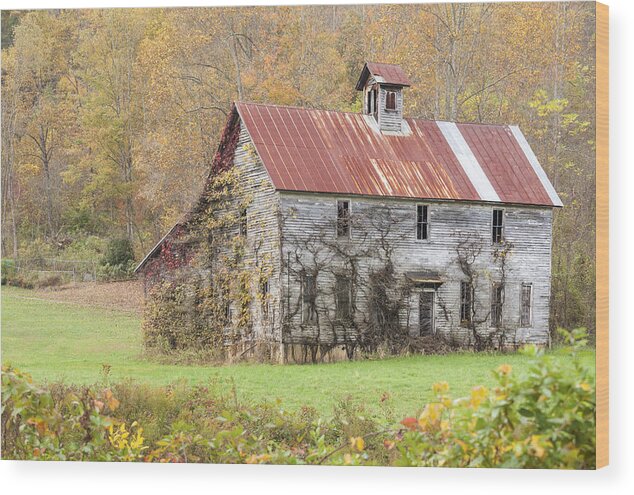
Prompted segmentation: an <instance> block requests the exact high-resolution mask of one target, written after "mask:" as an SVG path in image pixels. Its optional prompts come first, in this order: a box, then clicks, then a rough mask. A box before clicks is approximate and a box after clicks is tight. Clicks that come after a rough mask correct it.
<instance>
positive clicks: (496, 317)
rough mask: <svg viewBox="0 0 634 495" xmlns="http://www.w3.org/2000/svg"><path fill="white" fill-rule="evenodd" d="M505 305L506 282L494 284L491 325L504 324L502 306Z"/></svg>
mask: <svg viewBox="0 0 634 495" xmlns="http://www.w3.org/2000/svg"><path fill="white" fill-rule="evenodd" d="M503 306H504V284H493V290H492V293H491V326H492V327H499V326H501V325H502V307H503Z"/></svg>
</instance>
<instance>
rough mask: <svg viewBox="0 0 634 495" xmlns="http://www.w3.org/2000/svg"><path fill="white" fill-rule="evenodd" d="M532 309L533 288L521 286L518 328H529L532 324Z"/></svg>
mask: <svg viewBox="0 0 634 495" xmlns="http://www.w3.org/2000/svg"><path fill="white" fill-rule="evenodd" d="M532 307H533V286H532V285H531V284H522V294H521V305H520V326H522V327H530V326H531V324H532V321H531V320H532V316H533V315H532V309H533V308H532Z"/></svg>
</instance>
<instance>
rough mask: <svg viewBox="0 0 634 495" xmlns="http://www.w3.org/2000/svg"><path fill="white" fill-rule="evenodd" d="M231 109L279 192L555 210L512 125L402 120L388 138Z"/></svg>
mask: <svg viewBox="0 0 634 495" xmlns="http://www.w3.org/2000/svg"><path fill="white" fill-rule="evenodd" d="M236 109H237V111H238V113H239V115H240V118H241V120H242V122H243V123H244V126H245V127H246V129H247V131H248V132H249V135H250V136H251V139H252V140H253V144H254V145H255V148H256V151H257V153H258V155H259V156H260V158H261V159H262V162H263V164H264V166H265V167H266V169H267V171H268V173H269V175H270V177H271V180H272V182H273V184H274V186H275V187H276V188H277V189H278V190H285V191H305V192H323V193H334V194H360V195H370V196H390V197H403V198H418V199H439V200H466V201H492V202H503V203H516V204H530V205H547V206H561V201H560V200H559V198H558V197H557V194H556V193H555V192H554V189H552V185H551V184H550V182H548V179H547V178H546V175H545V174H544V172H543V170H542V169H541V167H540V166H539V163H538V162H537V159H536V158H535V156H534V154H533V153H532V151H531V150H530V147H528V148H527V146H528V144H527V143H526V142H525V139H524V137H523V135H521V132H520V131H519V129H517V128H513V127H511V126H504V125H485V124H457V125H456V124H453V123H446V122H436V121H428V120H420V119H405V121H406V123H407V125H408V126H409V132H407V133H403V134H402V135H395V134H392V135H388V134H384V133H381V132H380V131H378V130H377V129H376V128H374V127H372V125H371V122H369V121H368V119H371V117H369V116H365V115H362V114H357V113H345V112H335V111H327V110H315V109H306V108H298V107H284V106H277V105H262V104H255V103H237V104H236ZM518 133H519V134H518Z"/></svg>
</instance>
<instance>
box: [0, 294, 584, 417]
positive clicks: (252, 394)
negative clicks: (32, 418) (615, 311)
mask: <svg viewBox="0 0 634 495" xmlns="http://www.w3.org/2000/svg"><path fill="white" fill-rule="evenodd" d="M558 356H559V355H558ZM582 358H583V359H584V361H586V362H587V364H588V365H592V366H593V367H594V352H593V351H586V352H584V353H583V356H582ZM560 359H568V358H567V357H566V356H565V355H560ZM2 363H3V364H11V365H13V366H16V367H18V368H20V369H22V370H24V371H28V372H30V373H31V374H32V375H33V378H34V379H35V380H36V381H57V380H64V381H65V382H67V383H83V384H89V383H96V382H99V381H100V380H102V366H103V365H104V364H108V365H110V366H111V367H112V371H111V380H114V381H117V380H122V379H133V380H137V381H139V382H148V383H152V384H168V383H171V382H174V381H177V380H186V381H187V382H188V383H191V384H205V383H209V382H214V383H215V384H216V386H220V387H233V386H234V384H235V388H236V390H237V393H238V396H239V398H241V399H242V400H263V399H266V400H275V399H281V400H282V402H283V404H285V405H286V406H287V407H298V406H301V405H303V404H308V405H312V406H315V407H317V408H318V409H319V410H320V411H321V412H323V413H329V412H330V411H331V410H332V407H333V405H334V404H335V403H337V402H338V401H339V400H341V399H343V398H346V397H348V396H350V397H352V398H353V399H356V400H359V401H363V402H364V403H365V404H366V405H367V406H368V407H369V408H371V409H374V408H378V407H379V403H380V399H381V397H382V396H383V395H384V393H385V392H387V393H388V394H389V396H390V397H391V400H390V402H391V403H392V404H393V407H394V409H395V411H396V412H398V413H402V414H406V413H414V412H416V411H417V410H418V409H420V408H421V407H422V406H423V405H424V404H425V402H426V401H427V400H428V399H429V398H431V392H430V387H431V385H432V384H433V383H435V382H438V381H447V382H448V383H449V384H450V387H451V389H452V390H453V393H454V394H455V395H457V396H458V395H465V394H467V393H468V391H469V389H470V388H471V387H472V386H474V385H478V384H484V385H487V384H491V383H492V377H491V370H493V369H494V368H496V367H497V366H499V365H500V364H502V363H508V364H511V365H512V366H513V367H514V369H515V370H521V369H522V368H524V367H526V366H527V363H528V359H527V358H525V357H524V356H521V355H517V354H507V355H497V354H479V355H476V354H469V353H467V354H455V355H450V356H413V357H406V358H392V359H385V360H376V361H355V362H341V363H335V364H321V365H304V366H299V365H286V366H278V365H249V364H241V365H233V366H218V367H204V366H172V365H161V364H157V363H154V362H150V361H146V360H144V359H143V357H142V346H141V334H140V318H139V317H138V316H137V315H135V314H126V313H123V312H120V311H113V310H106V309H100V308H90V307H85V306H81V305H77V304H74V305H73V304H64V303H59V302H50V301H43V300H41V299H36V298H34V297H33V293H32V292H31V291H28V290H22V289H16V288H6V287H3V288H2Z"/></svg>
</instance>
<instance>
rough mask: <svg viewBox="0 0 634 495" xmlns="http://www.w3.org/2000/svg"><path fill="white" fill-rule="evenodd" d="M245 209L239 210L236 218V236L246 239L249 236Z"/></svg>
mask: <svg viewBox="0 0 634 495" xmlns="http://www.w3.org/2000/svg"><path fill="white" fill-rule="evenodd" d="M247 210H248V209H247V208H240V212H239V218H238V234H239V235H240V237H244V238H246V237H247V235H248V234H249V213H248V211H247Z"/></svg>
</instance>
